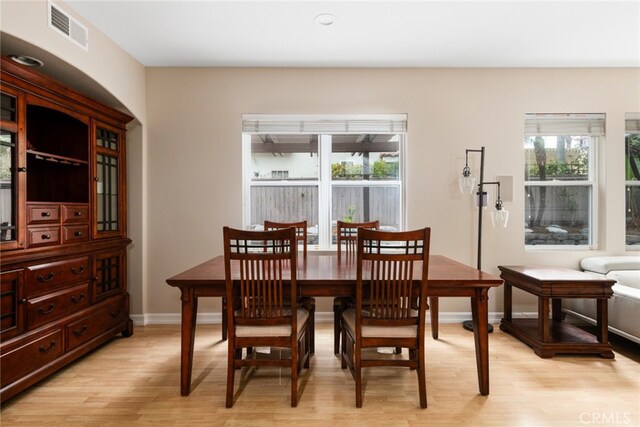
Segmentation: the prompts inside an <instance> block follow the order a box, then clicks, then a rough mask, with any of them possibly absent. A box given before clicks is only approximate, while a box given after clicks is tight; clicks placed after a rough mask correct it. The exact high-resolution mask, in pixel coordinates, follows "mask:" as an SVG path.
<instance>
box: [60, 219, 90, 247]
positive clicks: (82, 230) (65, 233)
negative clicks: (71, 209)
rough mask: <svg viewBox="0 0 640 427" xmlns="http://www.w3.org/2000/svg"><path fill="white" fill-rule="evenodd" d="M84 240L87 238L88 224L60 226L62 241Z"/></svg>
mask: <svg viewBox="0 0 640 427" xmlns="http://www.w3.org/2000/svg"><path fill="white" fill-rule="evenodd" d="M85 240H89V224H85V225H63V226H62V243H73V242H84V241H85Z"/></svg>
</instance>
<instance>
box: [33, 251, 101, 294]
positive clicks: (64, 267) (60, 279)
mask: <svg viewBox="0 0 640 427" xmlns="http://www.w3.org/2000/svg"><path fill="white" fill-rule="evenodd" d="M26 273H27V274H26V279H25V280H26V283H27V298H31V297H34V296H38V295H42V294H44V293H45V292H46V291H48V290H49V289H54V288H56V287H60V286H62V285H65V284H67V283H69V284H71V283H74V282H80V281H85V282H86V281H88V280H89V276H90V274H91V268H90V266H89V257H86V256H85V257H78V258H72V259H67V260H64V261H56V262H50V263H48V264H38V265H32V266H30V267H27V269H26Z"/></svg>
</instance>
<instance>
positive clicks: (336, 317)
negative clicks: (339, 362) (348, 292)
mask: <svg viewBox="0 0 640 427" xmlns="http://www.w3.org/2000/svg"><path fill="white" fill-rule="evenodd" d="M341 330H342V304H341V303H340V304H338V303H337V302H336V301H334V302H333V354H340V332H341Z"/></svg>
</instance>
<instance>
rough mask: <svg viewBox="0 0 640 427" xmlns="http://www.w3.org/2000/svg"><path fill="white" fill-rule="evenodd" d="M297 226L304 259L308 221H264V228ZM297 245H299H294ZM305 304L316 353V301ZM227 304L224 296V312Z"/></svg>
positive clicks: (224, 323)
mask: <svg viewBox="0 0 640 427" xmlns="http://www.w3.org/2000/svg"><path fill="white" fill-rule="evenodd" d="M289 227H295V229H296V241H297V242H302V251H303V256H304V259H305V260H306V259H307V221H306V220H304V221H298V222H275V221H267V220H265V221H264V230H265V231H270V230H281V229H284V228H289ZM294 247H297V245H294ZM305 305H306V306H307V309H308V310H309V312H310V314H311V326H312V331H313V336H312V337H311V353H315V311H316V302H315V299H314V298H311V297H309V298H307V299H306V300H305ZM226 306H227V301H226V298H225V297H223V298H222V313H224V312H225V309H226ZM226 339H227V320H226V318H225V316H224V315H223V316H222V340H223V341H225V340H226Z"/></svg>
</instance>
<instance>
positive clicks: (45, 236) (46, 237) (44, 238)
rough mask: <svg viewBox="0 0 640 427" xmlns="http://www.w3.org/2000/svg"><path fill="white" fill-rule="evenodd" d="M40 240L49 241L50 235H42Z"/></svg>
mask: <svg viewBox="0 0 640 427" xmlns="http://www.w3.org/2000/svg"><path fill="white" fill-rule="evenodd" d="M42 240H51V234H43V235H42Z"/></svg>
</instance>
